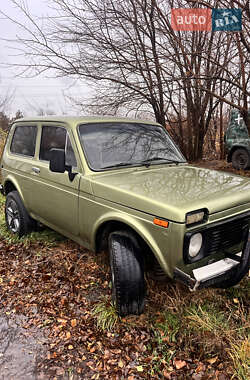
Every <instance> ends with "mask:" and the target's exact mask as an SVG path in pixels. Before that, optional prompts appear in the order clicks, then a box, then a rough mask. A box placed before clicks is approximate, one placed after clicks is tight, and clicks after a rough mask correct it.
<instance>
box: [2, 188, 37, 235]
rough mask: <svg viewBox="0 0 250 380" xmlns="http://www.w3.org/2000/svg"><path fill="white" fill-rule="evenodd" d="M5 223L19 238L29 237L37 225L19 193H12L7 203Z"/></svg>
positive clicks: (8, 196) (7, 198)
mask: <svg viewBox="0 0 250 380" xmlns="http://www.w3.org/2000/svg"><path fill="white" fill-rule="evenodd" d="M5 221H6V225H7V228H8V230H9V231H10V232H12V233H13V234H16V235H17V236H18V237H21V236H23V235H27V234H28V233H29V232H30V231H31V230H32V229H33V228H34V225H35V221H34V220H33V219H31V217H30V216H29V214H28V212H27V210H26V208H25V207H24V204H23V202H22V200H21V198H20V196H19V194H18V192H17V191H11V192H10V193H9V194H8V195H7V197H6V202H5Z"/></svg>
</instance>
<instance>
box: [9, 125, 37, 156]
mask: <svg viewBox="0 0 250 380" xmlns="http://www.w3.org/2000/svg"><path fill="white" fill-rule="evenodd" d="M36 134H37V127H36V126H31V125H27V126H17V127H16V128H15V131H14V135H13V138H12V142H11V146H10V151H11V153H15V154H21V155H23V156H28V157H34V155H35V149H36Z"/></svg>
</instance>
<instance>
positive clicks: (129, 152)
mask: <svg viewBox="0 0 250 380" xmlns="http://www.w3.org/2000/svg"><path fill="white" fill-rule="evenodd" d="M79 133H80V139H81V143H82V146H83V149H84V152H85V155H86V158H87V161H88V163H89V166H90V168H91V169H93V170H95V171H100V170H105V169H108V168H112V167H119V166H131V165H135V166H141V165H146V166H147V165H148V166H149V165H151V164H157V163H158V164H160V163H164V162H167V163H170V162H174V163H181V162H186V161H185V158H184V157H183V156H182V154H181V153H180V151H179V150H178V148H177V147H176V146H175V144H174V143H173V141H172V140H171V139H170V137H169V135H168V134H167V133H166V131H165V130H164V129H163V128H162V127H160V126H157V125H150V124H140V123H126V122H124V123H123V122H108V123H89V124H82V125H80V126H79Z"/></svg>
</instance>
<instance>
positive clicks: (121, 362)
mask: <svg viewBox="0 0 250 380" xmlns="http://www.w3.org/2000/svg"><path fill="white" fill-rule="evenodd" d="M118 367H120V368H123V367H124V363H123V361H122V360H121V359H120V360H119V362H118Z"/></svg>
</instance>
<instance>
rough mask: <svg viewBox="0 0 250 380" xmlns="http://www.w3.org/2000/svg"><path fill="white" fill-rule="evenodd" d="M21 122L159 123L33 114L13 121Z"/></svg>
mask: <svg viewBox="0 0 250 380" xmlns="http://www.w3.org/2000/svg"><path fill="white" fill-rule="evenodd" d="M20 122H21V123H23V122H60V123H67V124H71V125H78V124H81V123H93V122H99V123H100V122H120V123H121V122H123V123H124V122H129V123H143V124H157V125H160V124H159V123H157V122H155V121H152V120H142V119H132V118H128V117H114V116H34V117H24V118H22V119H17V120H15V121H14V122H13V124H14V123H20Z"/></svg>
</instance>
